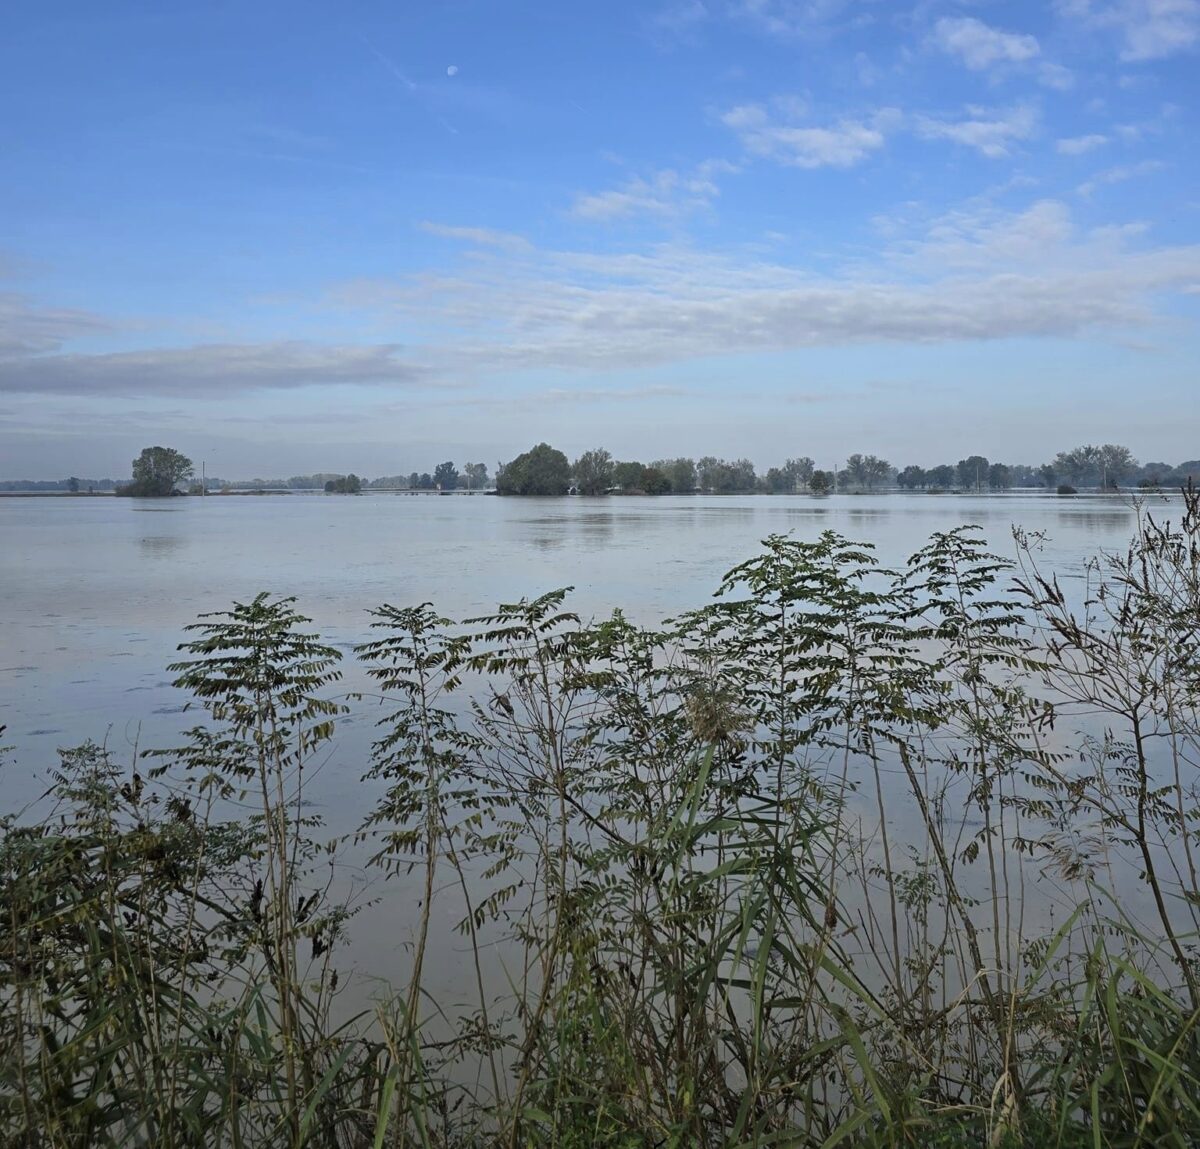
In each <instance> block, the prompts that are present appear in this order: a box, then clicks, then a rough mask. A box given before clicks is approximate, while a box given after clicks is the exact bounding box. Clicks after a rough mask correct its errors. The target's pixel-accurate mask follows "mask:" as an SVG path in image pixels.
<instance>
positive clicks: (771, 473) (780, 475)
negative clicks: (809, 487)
mask: <svg viewBox="0 0 1200 1149" xmlns="http://www.w3.org/2000/svg"><path fill="white" fill-rule="evenodd" d="M759 481H760V482H761V483H762V487H763V490H764V491H767V492H769V493H770V494H772V495H782V494H784V493H786V492H788V491H793V490H795V484H794V483H793V482H792V478H791V476H790V475H788V474H787V473H786V472H785V471H784V470H783V468H782V467H771V468H769V469H768V470H767V473H766V474H765V475H764V476H763V477H762V479H760V480H759Z"/></svg>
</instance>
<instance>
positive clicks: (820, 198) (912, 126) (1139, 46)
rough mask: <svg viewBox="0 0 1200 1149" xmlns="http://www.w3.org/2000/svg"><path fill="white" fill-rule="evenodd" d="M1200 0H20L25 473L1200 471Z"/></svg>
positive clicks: (11, 391)
mask: <svg viewBox="0 0 1200 1149" xmlns="http://www.w3.org/2000/svg"><path fill="white" fill-rule="evenodd" d="M1198 48H1200V0H1058V2H1057V3H1054V4H1049V5H1041V4H1030V3H1021V4H1011V3H1010V4H999V3H957V4H956V3H944V2H939V0H914V2H913V3H910V4H905V5H899V4H887V3H883V2H867V0H857V2H853V0H808V2H802V0H669V2H665V3H659V4H630V3H614V4H607V5H588V6H581V5H561V4H551V3H548V2H546V0H530V2H528V3H522V4H517V5H505V6H498V5H493V4H485V3H482V2H481V0H454V2H449V3H443V4H439V5H436V6H434V5H426V6H422V7H420V8H419V9H416V8H414V10H413V11H411V12H402V11H398V10H397V9H396V7H395V6H392V5H385V4H381V3H375V2H359V3H353V4H351V5H349V6H345V7H344V8H342V9H341V10H340V11H339V12H337V13H336V14H334V13H332V12H331V11H330V10H328V9H327V8H324V7H323V6H319V5H315V4H311V3H291V4H287V5H284V4H282V3H274V2H271V3H265V2H264V3H255V4H253V5H232V4H228V5H195V6H186V7H184V6H162V7H157V6H155V7H153V8H152V7H151V6H148V5H145V4H136V3H128V2H120V0H118V2H115V3H112V4H108V5H104V6H97V5H94V4H84V3H82V2H79V0H68V2H64V3H61V4H58V5H55V6H54V7H53V9H46V8H45V7H43V6H37V5H32V4H19V5H17V6H16V8H15V10H14V11H13V12H12V13H10V16H9V19H8V21H7V22H6V36H5V38H4V41H3V43H0V91H2V92H3V99H4V105H5V107H6V108H7V109H8V110H9V115H8V116H6V117H5V118H4V121H3V124H0V143H2V154H3V156H4V174H5V179H4V180H3V181H0V478H26V477H27V478H59V477H62V476H64V475H66V474H68V473H75V474H80V475H84V474H87V475H94V476H96V477H108V476H112V477H121V476H124V475H127V474H128V472H129V461H130V460H131V459H132V458H133V457H134V456H135V455H136V454H137V452H138V451H139V450H140V449H141V448H142V447H144V446H147V445H149V444H152V443H162V444H165V445H169V446H172V447H176V448H178V449H179V450H181V451H183V452H184V453H185V454H187V455H189V456H191V457H192V458H193V459H194V460H195V461H196V462H197V464H199V462H200V460H201V459H203V460H205V461H206V463H207V467H208V472H209V473H210V474H219V475H223V476H226V477H231V478H232V477H243V476H244V477H249V476H250V475H252V474H258V475H288V474H296V473H303V472H308V471H312V470H342V471H349V470H356V471H358V472H359V473H365V474H367V475H379V474H394V473H397V472H399V471H407V470H411V469H413V468H417V469H421V470H426V469H429V468H430V467H431V466H432V465H433V464H434V463H435V462H437V461H438V460H440V459H444V458H450V459H454V460H455V461H458V462H462V461H465V460H467V459H481V460H484V461H486V462H487V463H488V465H489V467H494V465H495V462H496V460H497V459H506V458H511V457H512V456H513V455H515V454H516V453H517V452H519V451H523V450H525V449H526V448H528V447H529V446H530V445H531V444H532V443H534V442H536V441H538V440H546V441H549V442H551V443H553V444H554V445H555V446H557V447H559V448H561V449H562V450H564V451H566V452H567V453H568V455H572V456H573V455H574V454H577V453H578V452H579V451H582V450H584V449H586V448H589V447H592V446H596V445H602V446H605V447H607V448H608V449H609V450H611V451H612V452H613V453H614V454H615V455H617V456H619V457H640V458H652V457H657V456H661V455H664V454H671V455H675V454H690V455H702V454H709V453H712V454H719V455H725V456H728V457H735V456H741V455H745V456H748V457H750V458H752V459H754V460H755V461H756V462H759V463H762V464H765V463H768V462H773V461H777V460H780V459H782V458H784V457H786V456H789V455H800V454H807V455H811V456H813V457H814V458H817V459H818V461H819V463H820V465H823V466H824V465H829V464H830V463H831V462H833V461H834V460H836V459H838V458H844V457H845V454H846V453H847V452H850V451H863V452H872V453H876V454H879V455H882V456H885V457H887V458H889V459H890V460H891V461H892V462H893V463H895V464H897V465H903V464H904V463H907V462H921V463H929V462H934V461H943V460H945V461H952V460H953V459H954V458H958V457H961V456H962V455H965V454H969V453H972V452H981V453H983V454H986V455H989V456H991V457H992V458H1001V459H1004V460H1005V461H1012V462H1029V463H1035V462H1038V461H1040V460H1044V459H1047V458H1050V457H1051V456H1053V454H1054V453H1055V452H1057V451H1059V450H1062V449H1064V448H1067V447H1070V446H1073V445H1075V444H1077V443H1080V442H1086V441H1116V442H1120V443H1124V444H1126V445H1127V446H1129V447H1130V448H1131V449H1132V450H1133V451H1134V453H1135V454H1136V455H1138V456H1139V458H1141V459H1143V460H1145V459H1149V458H1155V459H1164V460H1167V461H1171V462H1175V461H1179V460H1183V459H1189V458H1195V457H1197V456H1200V435H1198V434H1197V419H1196V414H1195V412H1196V407H1197V404H1196V401H1195V389H1196V363H1197V361H1198V356H1197V352H1198V351H1200V339H1198V337H1197V325H1196V318H1197V309H1198V306H1200V239H1198V236H1197V231H1198V223H1200V194H1198V193H1197V190H1196V189H1197V186H1198V184H1197V175H1198V168H1200V148H1198V147H1197V140H1196V135H1197V129H1196V115H1195V113H1196V94H1197V86H1198V81H1197V78H1196V64H1197V50H1198Z"/></svg>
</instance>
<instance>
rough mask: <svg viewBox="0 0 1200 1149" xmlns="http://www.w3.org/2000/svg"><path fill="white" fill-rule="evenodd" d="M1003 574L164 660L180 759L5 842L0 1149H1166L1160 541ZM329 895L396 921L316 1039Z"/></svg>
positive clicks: (1194, 541)
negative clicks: (370, 981) (334, 788)
mask: <svg viewBox="0 0 1200 1149" xmlns="http://www.w3.org/2000/svg"><path fill="white" fill-rule="evenodd" d="M1018 544H1019V546H1018V554H1019V556H1020V557H1019V561H1018V562H1017V564H1016V565H1015V566H1014V565H1011V564H1008V563H1006V562H1004V561H1002V560H1000V559H998V558H996V557H995V556H993V555H992V554H991V553H989V552H988V551H987V549H986V548H985V546H984V543H983V541H982V540H981V539H980V538H979V536H978V534H977V533H976V532H975V531H974V530H973V529H971V528H962V529H959V530H955V531H951V532H948V533H945V534H938V535H935V536H933V537H932V538H931V539H930V541H929V543H928V545H927V546H925V547H924V548H923V549H922V550H921V551H919V552H918V553H917V554H916V555H914V556H913V557H912V559H911V560H910V561H909V563H908V564H907V566H906V567H905V568H904V569H903V570H899V571H894V572H893V571H886V570H882V569H879V568H878V567H877V565H876V564H875V562H874V560H873V558H872V554H871V551H870V549H869V548H868V547H865V546H860V545H856V544H854V543H852V542H851V541H849V540H847V539H844V538H842V537H840V536H838V535H836V534H833V533H826V534H824V535H822V536H821V537H820V538H819V539H818V540H816V541H814V542H801V541H796V540H794V539H791V538H786V537H780V536H774V537H771V538H769V539H767V540H766V541H765V543H764V545H763V549H762V551H761V553H760V554H758V555H757V556H755V557H753V558H751V559H750V560H749V561H747V562H745V563H743V564H741V565H740V566H737V567H735V568H734V569H733V570H732V571H730V572H729V574H728V575H727V576H726V578H725V580H724V581H723V582H722V584H721V586H720V587H719V588H718V592H717V596H716V598H715V600H714V601H713V603H712V604H710V605H709V606H707V607H705V608H703V609H701V610H697V611H694V612H691V613H688V614H686V615H684V616H682V617H680V618H678V619H675V620H672V621H671V622H668V623H665V624H663V625H662V627H660V628H659V629H653V630H648V629H645V628H641V627H638V626H635V625H633V624H632V623H631V622H629V621H628V620H627V619H626V618H624V617H623V616H622V615H621V614H620V613H617V614H614V615H613V616H612V617H611V618H608V619H605V620H602V621H598V622H592V623H587V622H583V621H581V620H580V619H578V618H577V617H576V616H574V615H573V614H572V613H571V612H570V610H569V609H568V594H567V592H566V591H562V590H559V591H554V592H551V593H549V594H545V595H543V596H542V597H540V598H535V599H532V600H528V601H522V602H519V603H516V604H511V605H505V606H501V607H499V608H498V609H497V611H496V612H495V613H494V614H493V615H490V616H488V617H485V618H478V619H472V620H466V621H463V622H456V621H452V620H449V619H446V618H443V617H441V616H439V615H438V614H437V613H436V612H435V611H434V610H433V609H432V608H431V607H430V606H429V605H422V606H408V607H394V606H383V607H381V608H379V609H378V610H377V611H376V612H375V613H374V615H373V618H372V632H371V634H372V636H371V638H370V640H369V641H367V642H366V643H364V644H363V645H362V646H360V647H359V648H358V650H357V652H356V653H357V657H358V659H359V660H361V662H362V664H363V665H364V666H365V668H366V671H367V674H368V675H369V678H370V680H371V682H372V683H373V685H374V690H373V692H371V693H370V694H368V693H366V692H358V693H355V694H351V695H348V694H347V693H346V691H345V689H344V688H343V687H339V684H338V676H339V673H340V670H339V659H340V653H339V651H338V650H337V649H336V648H334V647H332V646H329V645H326V644H324V643H322V642H321V641H320V639H319V638H318V637H317V636H315V635H312V634H310V633H308V632H307V631H306V630H305V625H306V623H307V620H306V619H305V618H303V617H302V616H301V615H300V614H299V613H298V612H297V610H296V607H295V604H294V603H293V602H292V600H290V599H279V598H272V597H270V596H267V595H261V596H259V597H258V598H256V599H255V600H254V601H252V602H249V603H242V604H236V605H235V606H234V607H233V608H232V609H231V610H230V611H228V612H224V613H220V614H213V615H208V616H204V617H202V618H201V619H200V620H199V621H198V622H197V623H196V624H195V626H194V627H193V628H192V632H191V634H190V636H189V639H188V641H187V642H186V643H185V644H184V646H183V647H182V648H181V654H182V657H181V659H180V661H179V662H178V663H176V664H175V665H174V666H173V667H172V670H173V672H174V673H175V674H176V675H177V682H178V685H179V686H181V687H182V688H184V689H186V690H188V691H190V692H191V694H192V695H193V697H194V698H195V700H196V703H197V704H198V705H199V706H200V707H202V708H203V710H204V712H205V718H204V720H203V721H202V722H201V723H200V724H198V725H197V726H196V727H194V728H193V729H192V730H190V731H188V732H187V733H186V735H185V737H184V738H183V741H182V745H181V746H179V747H178V748H175V749H171V750H166V751H156V752H153V753H151V754H148V755H142V756H141V757H140V758H138V759H137V761H135V762H134V763H133V764H132V765H131V766H124V765H122V764H120V763H118V762H117V761H115V759H114V757H113V756H112V755H111V754H110V753H109V752H108V751H106V750H105V749H104V748H103V747H100V746H96V745H90V744H89V745H86V746H82V747H79V748H76V749H74V750H70V751H66V752H64V753H63V754H62V761H61V764H60V765H59V767H58V769H57V771H56V772H55V775H54V780H53V786H52V788H51V792H50V794H49V796H48V800H50V801H51V802H52V803H53V806H52V809H50V811H49V812H48V813H45V812H44V813H43V816H40V817H38V818H34V817H32V816H28V815H27V816H24V817H22V816H18V815H11V816H9V817H7V818H6V819H4V821H3V842H2V844H0V870H2V875H3V878H2V885H0V890H2V894H0V914H3V921H4V926H3V930H2V931H0V1140H2V1141H3V1143H4V1144H6V1145H12V1146H21V1147H29V1149H34V1147H37V1149H41V1147H42V1146H47V1147H48V1146H64V1147H65V1146H91V1145H97V1146H124V1145H155V1146H181V1147H182V1146H232V1147H241V1146H245V1147H247V1149H249V1147H255V1149H257V1147H260V1146H274V1145H280V1146H285V1145H286V1146H297V1145H314V1146H322V1147H324V1146H330V1147H332V1146H346V1147H356V1146H364V1147H365V1146H372V1147H375V1149H380V1147H382V1146H439V1147H442V1146H444V1147H447V1149H449V1147H452V1146H485V1145H488V1146H490V1145H496V1146H509V1147H515V1146H537V1145H547V1146H549V1145H564V1146H592V1145H599V1146H614V1147H616V1146H621V1147H627V1146H628V1147H632V1146H650V1145H654V1146H658V1145H662V1146H729V1147H733V1146H760V1145H761V1146H766V1145H794V1146H813V1147H816V1146H828V1147H830V1149H832V1147H833V1146H839V1145H841V1146H946V1147H951V1146H980V1147H983V1146H988V1147H1001V1146H1031V1147H1032V1146H1064V1147H1065V1146H1072V1147H1074V1146H1080V1147H1082V1146H1112V1147H1117V1146H1121V1147H1125V1146H1139V1145H1143V1146H1151V1145H1154V1146H1179V1147H1184V1146H1188V1145H1194V1144H1196V1143H1197V1141H1198V1140H1200V1036H1198V1035H1197V1021H1198V1020H1200V963H1198V961H1197V957H1198V955H1200V949H1198V944H1197V926H1198V924H1200V923H1198V919H1197V915H1198V914H1200V874H1198V870H1197V866H1198V865H1200V858H1198V856H1197V854H1198V851H1200V840H1198V826H1200V794H1198V793H1197V785H1196V768H1197V752H1198V750H1200V741H1198V740H1200V729H1198V726H1197V717H1198V716H1197V702H1198V700H1200V498H1198V497H1197V496H1196V495H1195V494H1193V493H1188V494H1187V495H1186V496H1185V503H1184V506H1183V511H1182V515H1181V517H1180V518H1179V519H1178V520H1177V521H1173V522H1165V521H1158V520H1156V519H1155V518H1154V517H1152V516H1150V515H1148V514H1145V513H1143V515H1142V517H1141V519H1140V522H1139V529H1138V533H1137V535H1136V537H1135V539H1134V540H1133V542H1132V543H1131V545H1130V548H1129V550H1128V552H1127V553H1124V554H1119V555H1114V556H1106V557H1101V558H1098V559H1097V560H1096V561H1095V562H1093V563H1091V564H1089V566H1088V567H1087V570H1086V571H1085V572H1084V577H1083V578H1082V579H1081V580H1079V581H1078V582H1065V581H1062V582H1060V579H1059V578H1058V577H1056V576H1054V575H1051V574H1048V573H1047V574H1043V573H1042V572H1040V571H1039V569H1038V565H1037V553H1038V540H1037V538H1036V537H1032V536H1027V535H1021V536H1018ZM1064 588H1069V589H1064ZM368 704H372V705H378V706H379V707H380V709H379V713H380V714H381V715H382V718H381V719H380V725H379V730H378V738H377V741H376V742H375V746H374V752H373V757H372V760H371V762H370V763H366V764H364V765H363V767H362V769H361V770H360V773H362V774H364V775H365V776H366V777H367V785H366V786H365V787H364V789H363V794H364V796H368V795H373V796H374V798H375V800H376V804H375V805H374V806H373V807H372V808H369V809H364V810H363V812H362V825H361V830H360V832H359V834H358V835H357V836H356V837H355V838H354V839H353V840H352V841H328V842H327V841H325V839H324V838H323V837H322V829H321V827H320V825H319V823H318V822H317V821H316V820H315V819H314V817H313V815H312V813H311V810H310V808H309V806H308V804H307V802H306V798H305V794H306V790H305V787H306V780H307V777H308V776H309V775H310V774H311V770H312V768H313V767H314V765H315V764H317V763H318V762H320V761H322V760H323V759H324V758H325V757H326V756H327V755H328V753H329V751H330V748H331V745H332V743H333V740H334V739H335V738H336V732H337V723H338V721H339V718H340V717H341V715H342V714H343V713H344V712H345V711H346V710H347V709H348V708H351V707H353V708H360V707H365V706H367V705H368ZM353 851H359V852H360V856H361V853H365V855H366V856H367V857H368V858H369V866H370V867H371V868H372V869H374V870H375V871H377V872H378V873H379V874H380V875H382V876H386V877H387V878H388V879H390V880H389V881H386V882H381V883H380V888H382V889H383V890H387V889H389V888H392V887H398V888H400V889H401V890H402V891H403V892H404V900H403V901H402V902H401V903H400V904H401V905H402V910H401V911H397V912H389V914H388V915H387V917H386V919H385V920H384V921H382V922H379V923H377V924H376V925H375V926H374V928H375V929H377V930H388V931H392V932H394V933H395V935H396V936H395V938H394V944H395V945H397V946H398V945H400V944H401V943H403V944H404V947H405V948H404V949H403V950H402V951H399V952H401V953H402V957H401V959H400V961H401V965H402V968H401V969H400V970H399V971H398V976H397V977H395V978H394V982H395V988H394V990H393V991H391V992H390V993H387V994H384V995H382V996H380V998H379V1000H378V1004H377V1005H376V1007H375V1008H374V1009H372V1010H370V1011H369V1012H368V1013H366V1014H360V1015H357V1016H354V1015H352V1013H351V1011H350V1010H349V1009H347V1008H346V1007H345V1006H344V1005H343V1004H342V1002H341V1001H340V1000H339V995H340V994H342V993H343V992H344V991H345V988H346V986H347V984H349V982H350V980H351V979H350V974H351V971H350V968H349V963H348V960H347V958H346V955H345V939H346V935H347V932H348V930H349V929H350V928H351V926H352V925H354V924H356V923H353V922H352V916H353V913H354V911H355V909H356V907H355V905H354V904H353V901H352V900H349V899H348V898H347V896H346V891H345V890H344V886H343V883H341V881H340V880H339V877H338V875H339V870H338V866H337V863H338V858H339V857H340V856H341V855H343V854H345V853H346V852H353ZM385 896H386V895H385ZM392 908H393V909H394V907H392ZM381 916H382V915H381ZM359 921H360V922H365V921H366V918H365V917H364V918H361V919H359ZM450 949H455V950H456V951H457V952H459V953H462V954H465V955H466V957H465V961H466V969H467V977H466V984H465V985H464V987H463V990H462V992H461V993H456V994H455V995H454V998H453V1000H451V999H449V998H445V997H439V996H435V995H434V992H433V990H432V989H431V985H432V984H433V982H434V981H440V980H441V979H440V978H434V977H433V976H432V974H431V969H433V967H434V963H435V960H436V959H435V956H434V955H437V954H445V953H446V952H448V951H449V950H450ZM464 998H465V1000H464Z"/></svg>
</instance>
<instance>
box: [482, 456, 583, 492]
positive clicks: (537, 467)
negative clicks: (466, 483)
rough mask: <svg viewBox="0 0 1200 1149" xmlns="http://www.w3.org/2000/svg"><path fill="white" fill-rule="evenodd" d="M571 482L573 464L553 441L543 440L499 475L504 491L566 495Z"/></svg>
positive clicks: (508, 464)
mask: <svg viewBox="0 0 1200 1149" xmlns="http://www.w3.org/2000/svg"><path fill="white" fill-rule="evenodd" d="M570 486H571V464H570V463H568V462H567V457H566V455H564V454H563V453H562V452H561V451H558V450H556V449H555V448H554V447H551V446H550V444H549V443H539V444H538V445H537V446H536V447H533V448H531V449H530V450H528V451H526V452H525V453H524V454H522V455H518V456H517V457H516V458H515V459H513V460H512V462H511V463H506V464H505V466H504V469H503V471H502V472H501V474H500V475H499V477H498V478H497V479H496V490H497V492H498V493H499V494H501V495H565V494H566V493H567V491H568V489H569V488H570Z"/></svg>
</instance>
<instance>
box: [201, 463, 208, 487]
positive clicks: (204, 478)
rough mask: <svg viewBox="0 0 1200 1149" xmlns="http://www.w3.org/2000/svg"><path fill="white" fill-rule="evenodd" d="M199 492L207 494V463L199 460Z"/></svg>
mask: <svg viewBox="0 0 1200 1149" xmlns="http://www.w3.org/2000/svg"><path fill="white" fill-rule="evenodd" d="M200 494H202V495H207V494H208V464H207V463H206V462H205V461H204V460H203V459H201V460H200Z"/></svg>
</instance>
